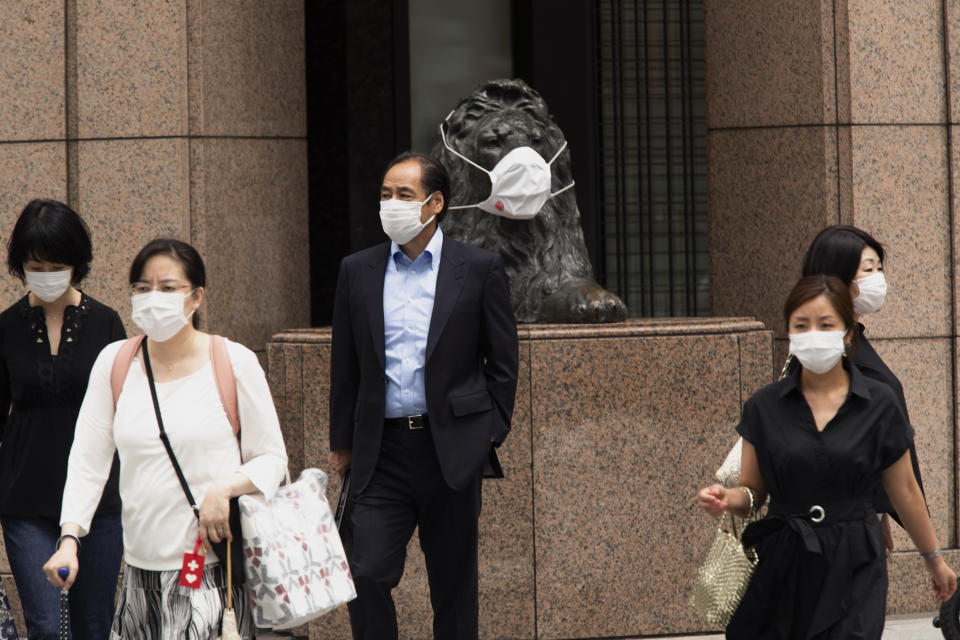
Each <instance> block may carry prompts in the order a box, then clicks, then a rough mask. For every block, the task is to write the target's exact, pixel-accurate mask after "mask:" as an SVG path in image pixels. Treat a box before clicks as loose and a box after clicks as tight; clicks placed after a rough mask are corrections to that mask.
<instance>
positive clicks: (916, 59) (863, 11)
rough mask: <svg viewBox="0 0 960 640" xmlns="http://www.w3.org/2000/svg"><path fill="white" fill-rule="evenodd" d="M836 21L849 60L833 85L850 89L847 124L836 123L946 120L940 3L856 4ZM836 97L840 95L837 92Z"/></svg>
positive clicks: (859, 0) (872, 0) (879, 0)
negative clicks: (846, 70) (846, 69)
mask: <svg viewBox="0 0 960 640" xmlns="http://www.w3.org/2000/svg"><path fill="white" fill-rule="evenodd" d="M837 4H840V5H845V6H844V10H845V12H846V20H845V21H844V20H842V17H843V16H842V14H841V15H840V16H838V18H841V19H839V20H838V24H839V28H840V30H842V31H846V33H845V34H844V35H843V36H841V41H843V40H845V41H846V43H847V46H846V48H842V47H838V50H839V51H840V54H839V55H841V56H845V57H847V58H848V60H849V72H848V73H844V72H843V71H845V68H844V67H845V65H844V64H843V63H841V64H840V65H838V67H839V69H840V73H838V74H837V83H838V85H840V86H843V85H846V86H848V87H849V89H848V91H849V96H850V104H849V111H848V113H849V119H848V118H847V117H845V116H846V113H845V112H846V108H845V106H844V105H843V103H842V102H841V109H840V111H841V115H840V118H841V120H840V121H841V122H844V123H846V122H853V123H855V124H860V123H883V124H889V123H896V124H900V123H940V122H944V121H945V120H944V119H945V117H946V110H945V89H944V61H943V5H944V4H949V3H942V2H940V0H914V1H912V2H898V1H897V0H856V1H855V2H852V1H847V2H840V3H837ZM839 93H840V95H841V97H843V96H844V93H845V90H841V91H840V92H839Z"/></svg>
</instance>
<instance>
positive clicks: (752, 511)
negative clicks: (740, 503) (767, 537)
mask: <svg viewBox="0 0 960 640" xmlns="http://www.w3.org/2000/svg"><path fill="white" fill-rule="evenodd" d="M737 489H740V491H743V492H744V493H745V494H747V497H748V498H750V509H749V510H748V511H747V520H752V519H753V516H754V514H755V513H756V505H755V504H754V497H753V489H751V488H750V487H744V486H743V485H741V486H739V487H737Z"/></svg>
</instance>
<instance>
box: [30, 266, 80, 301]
mask: <svg viewBox="0 0 960 640" xmlns="http://www.w3.org/2000/svg"><path fill="white" fill-rule="evenodd" d="M23 279H24V280H26V281H27V288H29V289H30V291H31V292H32V293H33V295H35V296H37V297H38V298H40V299H41V300H43V301H44V302H53V301H54V300H56V299H57V298H59V297H60V296H62V295H63V294H64V293H65V292H66V291H67V288H68V287H69V286H70V282H71V281H72V280H73V269H66V270H64V271H27V270H26V269H24V270H23Z"/></svg>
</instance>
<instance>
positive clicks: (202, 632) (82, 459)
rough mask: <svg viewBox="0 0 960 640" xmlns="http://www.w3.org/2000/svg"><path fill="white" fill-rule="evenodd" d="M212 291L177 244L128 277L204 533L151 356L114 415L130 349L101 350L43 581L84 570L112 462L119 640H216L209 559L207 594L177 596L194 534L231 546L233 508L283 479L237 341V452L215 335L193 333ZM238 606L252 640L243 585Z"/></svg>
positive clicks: (269, 418) (283, 462) (268, 492)
mask: <svg viewBox="0 0 960 640" xmlns="http://www.w3.org/2000/svg"><path fill="white" fill-rule="evenodd" d="M205 282H206V276H205V270H204V267H203V261H202V260H201V258H200V256H199V254H197V252H196V250H195V249H194V248H193V247H191V246H190V245H188V244H186V243H184V242H181V241H179V240H171V239H159V240H154V241H152V242H150V243H149V244H147V246H145V247H144V248H143V249H142V250H141V251H140V253H139V254H138V255H137V257H136V258H135V259H134V261H133V265H132V266H131V269H130V285H131V292H132V305H133V320H134V322H135V323H136V324H137V325H138V326H139V327H140V328H141V329H143V331H144V332H145V333H146V334H147V339H146V340H145V343H146V345H147V347H148V349H149V356H150V363H151V369H152V371H153V375H154V379H155V381H156V390H157V396H158V400H159V404H160V413H161V416H162V418H163V425H164V429H165V431H166V432H167V435H168V437H169V439H170V443H171V445H172V448H173V451H174V453H175V455H176V457H177V460H178V462H179V464H180V467H181V469H182V470H183V474H184V476H185V478H186V482H187V485H188V486H189V488H190V490H191V493H192V494H193V496H194V498H195V499H196V500H197V501H198V502H199V505H200V507H199V522H198V519H197V518H196V516H195V515H194V513H193V511H192V510H191V508H190V505H189V503H188V502H187V498H186V497H185V495H184V491H183V489H182V488H181V485H180V483H179V481H178V480H177V476H176V473H175V471H174V468H173V464H172V462H171V460H170V458H169V456H168V455H167V452H166V450H165V449H164V446H163V443H162V441H161V440H160V437H159V427H158V425H157V418H156V414H155V412H154V407H153V403H152V401H151V395H150V387H149V382H148V379H147V376H146V370H145V368H144V365H143V360H142V351H138V353H137V356H136V357H135V359H134V360H133V362H132V365H131V366H130V369H129V372H128V373H127V376H126V379H125V381H124V383H123V387H122V391H121V393H120V395H119V398H118V400H117V403H116V407H114V401H113V393H112V390H111V381H110V378H111V370H112V367H113V363H114V359H115V358H116V356H117V353H118V352H119V350H120V347H121V346H122V344H123V342H115V343H113V344H111V345H108V346H107V347H106V348H104V350H103V351H102V352H101V353H100V355H99V357H98V358H97V361H96V363H95V364H94V366H93V370H92V372H91V374H90V384H89V387H88V389H87V393H86V396H85V397H84V400H83V405H82V407H81V409H80V416H79V418H78V421H77V428H76V437H75V439H74V442H73V448H72V449H71V451H70V458H69V463H68V470H67V481H66V487H65V489H64V495H63V511H62V513H61V518H60V522H61V534H62V538H61V542H62V543H61V545H60V547H59V550H58V551H57V552H56V553H55V554H54V555H53V556H51V558H50V560H48V561H47V563H46V564H45V565H44V571H45V572H46V574H47V576H48V578H49V580H50V582H52V583H53V584H54V585H55V586H58V587H59V586H66V587H67V588H69V587H70V585H71V584H72V583H73V581H74V579H75V578H76V575H77V571H78V570H82V569H83V568H82V567H78V563H77V547H78V545H79V540H80V538H82V536H84V535H85V534H86V532H87V530H88V528H89V526H90V519H91V517H92V516H93V513H94V511H95V509H96V506H97V504H98V502H99V500H100V493H101V492H102V490H103V486H104V482H105V481H106V479H107V474H108V472H109V470H110V461H111V460H112V457H113V454H114V451H117V452H118V454H119V457H120V497H121V499H122V502H123V511H122V521H123V528H124V531H123V542H124V557H125V560H126V570H125V572H124V576H123V583H122V586H121V593H120V596H119V598H118V601H117V610H116V614H115V616H114V621H113V629H112V631H111V635H110V637H111V639H121V638H133V637H135V638H143V639H158V640H160V639H163V640H166V639H168V638H170V639H172V638H200V639H203V638H211V639H213V638H215V637H216V636H217V634H218V631H219V627H220V619H221V616H222V612H223V607H224V603H225V601H226V587H225V583H226V576H225V573H226V571H225V569H224V567H223V566H222V564H221V563H219V562H218V561H217V559H216V556H215V555H213V554H212V553H210V552H208V553H207V555H206V563H205V567H204V569H203V575H202V580H201V584H200V587H199V588H188V587H185V586H180V570H181V567H182V566H183V565H184V554H186V553H193V551H194V548H195V546H196V542H197V539H198V536H199V538H200V539H201V540H202V542H203V545H204V547H206V548H207V549H208V550H209V549H210V546H209V545H210V541H213V542H220V541H221V540H222V539H223V538H225V537H231V536H230V527H229V524H228V515H229V500H230V498H231V497H234V496H239V495H243V494H249V493H255V492H262V493H263V494H264V496H265V497H266V498H268V499H269V498H270V496H272V495H273V493H274V492H275V491H276V490H277V487H278V486H279V484H280V481H281V479H282V478H283V477H284V475H285V473H286V468H287V455H286V450H285V448H284V444H283V438H282V436H281V433H280V425H279V421H278V419H277V413H276V410H275V409H274V405H273V400H272V398H271V396H270V390H269V388H268V386H267V381H266V378H265V376H264V373H263V369H262V368H261V367H260V364H259V362H258V361H257V358H256V356H255V355H254V353H253V352H252V351H250V350H249V349H247V348H245V347H243V346H241V345H239V344H236V343H234V342H229V341H228V342H227V353H228V354H229V358H230V362H231V365H232V369H233V373H234V376H235V378H236V387H237V407H238V412H239V418H240V425H241V427H242V431H241V437H240V447H239V448H238V446H237V440H236V436H235V435H234V433H233V429H232V427H231V424H230V422H229V421H228V419H227V415H226V413H225V411H224V408H223V405H222V403H221V400H220V395H219V393H218V391H217V387H216V381H215V379H214V375H213V368H212V365H211V360H210V355H209V354H210V340H211V337H210V335H209V334H206V333H203V332H201V331H198V330H197V328H196V325H197V315H196V310H197V309H198V308H199V307H200V305H201V303H202V302H203V297H204V285H205ZM191 316H192V317H193V322H192V324H191V323H190V322H189V320H188V319H189V318H190V317H191ZM241 455H242V459H241ZM231 539H232V537H231ZM234 542H235V543H236V544H240V540H235V541H234ZM60 567H67V568H69V570H70V573H69V576H68V577H67V578H66V580H61V579H60V577H59V576H58V575H57V569H58V568H60ZM233 602H234V606H235V607H236V609H237V617H238V623H239V627H240V631H241V634H242V635H243V637H244V638H250V637H252V623H251V620H250V612H249V608H248V607H247V602H248V599H247V598H246V597H245V596H244V595H243V593H242V588H241V587H234V597H233Z"/></svg>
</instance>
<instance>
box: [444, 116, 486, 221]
mask: <svg viewBox="0 0 960 640" xmlns="http://www.w3.org/2000/svg"><path fill="white" fill-rule="evenodd" d="M452 115H453V111H451V112H450V113H449V114H447V117H446V118H444V119H443V122H441V123H440V139H441V140H443V146H445V147H446V148H447V151H449V152H450V153H452V154H453V155H455V156H457V157H458V158H460V159H461V160H463V161H464V162H466V163H467V164H471V165H473V166H475V167H476V168H477V169H480V171H483V172H484V173H485V174H487V175H488V176H489V175H490V172H489V171H487V170H486V169H484V168H483V167H481V166H480V165H478V164H477V163H476V162H474V161H473V160H471V159H470V158H468V157H467V156H465V155H463V154H462V153H460V152H459V151H457V150H456V149H454V148H453V147H451V146H450V143H448V142H447V134H446V133H444V131H443V124H444V122H446V121H447V120H449V119H450V116H452ZM478 204H480V203H479V202H478V203H476V204H458V205H456V206H454V207H451V206H448V207H447V211H457V210H458V209H473V208H474V207H476V206H477V205H478Z"/></svg>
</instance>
